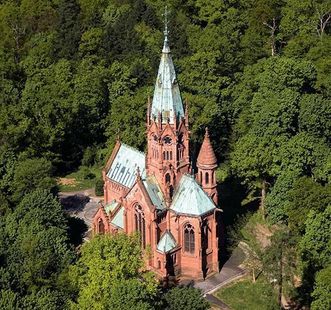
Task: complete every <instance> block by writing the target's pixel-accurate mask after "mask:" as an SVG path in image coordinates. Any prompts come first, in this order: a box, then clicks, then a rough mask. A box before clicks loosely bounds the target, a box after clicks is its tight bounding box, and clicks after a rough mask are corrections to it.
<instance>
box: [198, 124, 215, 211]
mask: <svg viewBox="0 0 331 310" xmlns="http://www.w3.org/2000/svg"><path fill="white" fill-rule="evenodd" d="M197 167H198V174H197V180H198V181H199V183H200V184H201V186H202V188H203V189H204V191H205V192H206V193H207V194H208V195H209V196H210V197H211V198H212V199H213V200H214V202H215V204H217V203H218V195H217V183H216V176H215V171H216V168H217V158H216V156H215V152H214V149H213V146H212V145H211V142H210V138H209V131H208V128H206V132H205V138H204V140H203V142H202V145H201V148H200V152H199V155H198V159H197Z"/></svg>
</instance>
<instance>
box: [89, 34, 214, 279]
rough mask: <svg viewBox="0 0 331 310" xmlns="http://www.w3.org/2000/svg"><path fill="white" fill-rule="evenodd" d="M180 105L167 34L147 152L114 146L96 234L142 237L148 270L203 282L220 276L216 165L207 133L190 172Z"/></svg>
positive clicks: (185, 121)
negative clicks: (121, 233)
mask: <svg viewBox="0 0 331 310" xmlns="http://www.w3.org/2000/svg"><path fill="white" fill-rule="evenodd" d="M187 108H188V107H187V105H186V107H185V110H184V107H183V102H182V98H181V95H180V90H179V85H178V83H177V79H176V72H175V68H174V64H173V62H172V58H171V54H170V48H169V44H168V38H167V33H166V32H165V39H164V45H163V49H162V56H161V61H160V65H159V70H158V75H157V78H156V83H155V89H154V96H153V99H152V101H151V102H150V101H149V102H148V109H147V122H146V125H147V131H146V133H147V137H146V138H147V153H146V154H144V153H142V152H140V151H138V150H136V149H134V148H132V147H130V146H128V145H126V144H124V143H122V142H121V141H119V140H118V141H117V143H116V145H115V147H114V149H113V152H112V154H111V156H110V158H109V159H108V162H107V164H106V166H105V168H104V169H103V180H104V202H103V203H102V204H100V206H99V209H98V211H97V213H96V214H95V216H94V220H93V231H94V233H96V234H104V233H117V232H125V233H127V234H132V233H134V232H139V235H140V241H141V246H142V247H143V248H144V249H148V252H149V253H150V255H149V257H148V259H147V261H146V264H147V266H148V267H149V268H150V269H151V270H153V271H154V272H156V273H157V274H158V275H159V276H160V277H167V276H181V277H183V276H184V277H185V276H186V277H190V278H195V279H197V278H205V277H206V276H207V275H208V274H210V273H213V272H216V271H218V266H219V259H218V252H219V248H218V244H219V231H220V229H219V226H218V225H219V224H218V223H219V220H218V217H219V212H218V211H220V209H218V208H217V204H218V194H217V184H216V176H215V170H216V168H217V160H216V156H215V153H214V151H213V148H212V145H211V142H210V138H209V133H208V130H207V129H206V133H205V137H204V140H203V143H202V146H201V149H200V153H199V155H198V158H197V162H196V166H197V171H196V173H195V174H193V173H192V167H191V165H190V152H189V136H190V132H189V122H188V110H187Z"/></svg>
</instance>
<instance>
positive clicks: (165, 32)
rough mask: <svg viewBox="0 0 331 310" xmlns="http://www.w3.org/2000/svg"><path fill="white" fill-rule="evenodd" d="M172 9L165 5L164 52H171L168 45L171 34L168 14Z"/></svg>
mask: <svg viewBox="0 0 331 310" xmlns="http://www.w3.org/2000/svg"><path fill="white" fill-rule="evenodd" d="M169 13H170V11H168V7H167V6H165V7H164V14H162V15H163V17H164V21H163V22H164V31H163V34H164V43H163V50H162V52H163V53H169V52H170V48H169V45H168V34H169V31H168V23H169V21H168V15H169Z"/></svg>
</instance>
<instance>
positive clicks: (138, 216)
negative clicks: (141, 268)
mask: <svg viewBox="0 0 331 310" xmlns="http://www.w3.org/2000/svg"><path fill="white" fill-rule="evenodd" d="M134 219H135V224H136V231H138V232H139V236H140V243H141V245H142V246H143V247H144V248H145V246H146V227H145V226H146V225H145V215H144V212H143V210H142V208H141V206H140V205H139V204H137V205H136V207H135V214H134Z"/></svg>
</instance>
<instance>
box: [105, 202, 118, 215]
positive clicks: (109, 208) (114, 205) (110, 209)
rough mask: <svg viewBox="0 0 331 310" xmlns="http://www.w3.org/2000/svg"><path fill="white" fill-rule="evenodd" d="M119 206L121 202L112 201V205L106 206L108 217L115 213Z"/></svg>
mask: <svg viewBox="0 0 331 310" xmlns="http://www.w3.org/2000/svg"><path fill="white" fill-rule="evenodd" d="M118 205H119V202H117V201H116V200H112V201H111V202H110V203H108V204H106V205H105V211H106V213H107V215H109V213H111V212H113V211H114V210H115V209H116V208H117V206H118Z"/></svg>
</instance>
